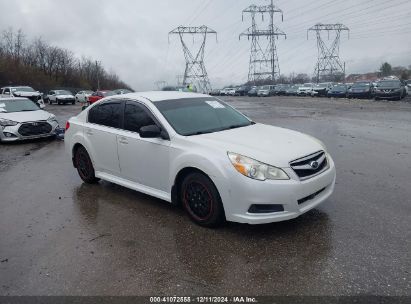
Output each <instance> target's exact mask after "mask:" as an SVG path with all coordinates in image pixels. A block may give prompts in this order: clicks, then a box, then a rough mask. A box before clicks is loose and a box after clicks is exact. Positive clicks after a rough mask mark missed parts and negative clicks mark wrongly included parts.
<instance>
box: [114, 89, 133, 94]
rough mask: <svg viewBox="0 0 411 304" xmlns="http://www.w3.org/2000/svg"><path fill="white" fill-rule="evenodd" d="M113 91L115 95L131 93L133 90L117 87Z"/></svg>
mask: <svg viewBox="0 0 411 304" xmlns="http://www.w3.org/2000/svg"><path fill="white" fill-rule="evenodd" d="M113 93H114V94H115V95H124V94H129V93H133V91H131V90H129V89H117V90H114V91H113Z"/></svg>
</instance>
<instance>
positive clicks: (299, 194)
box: [216, 156, 336, 224]
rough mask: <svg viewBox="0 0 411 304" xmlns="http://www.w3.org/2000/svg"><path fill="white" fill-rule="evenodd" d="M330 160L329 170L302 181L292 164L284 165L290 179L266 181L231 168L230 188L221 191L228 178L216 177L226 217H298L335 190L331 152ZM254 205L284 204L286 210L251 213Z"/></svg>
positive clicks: (260, 221) (272, 219) (261, 221)
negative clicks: (246, 175)
mask: <svg viewBox="0 0 411 304" xmlns="http://www.w3.org/2000/svg"><path fill="white" fill-rule="evenodd" d="M328 160H329V164H330V168H329V169H328V170H326V171H325V172H323V173H321V174H320V175H317V176H315V177H313V178H310V179H308V180H304V181H300V180H299V178H298V177H297V175H296V174H295V173H294V171H293V170H292V169H291V168H284V169H283V170H284V171H286V173H287V174H288V175H289V176H290V178H291V179H290V180H286V181H268V180H267V181H264V182H262V181H256V180H253V179H250V178H247V177H245V176H243V175H241V174H239V173H238V172H237V171H235V169H234V168H232V170H231V174H230V178H229V184H230V185H229V187H228V190H226V191H221V190H222V189H224V188H225V187H226V186H227V181H224V180H221V181H218V180H217V181H216V186H217V188H218V189H219V192H220V195H221V198H222V201H223V205H224V210H225V214H226V219H227V220H228V221H232V222H238V223H247V224H266V223H272V222H280V221H285V220H290V219H293V218H297V217H299V216H300V215H302V214H304V213H306V212H308V211H309V210H311V209H313V208H315V207H317V206H318V205H320V204H321V203H323V202H324V201H325V200H327V199H328V198H329V197H330V196H331V194H332V193H333V191H334V186H335V181H336V170H335V165H334V162H333V160H332V159H331V157H330V156H328ZM319 191H321V193H318V192H319ZM314 194H317V195H314ZM252 205H282V206H283V209H284V211H280V212H272V213H250V212H249V210H250V207H251V206H252Z"/></svg>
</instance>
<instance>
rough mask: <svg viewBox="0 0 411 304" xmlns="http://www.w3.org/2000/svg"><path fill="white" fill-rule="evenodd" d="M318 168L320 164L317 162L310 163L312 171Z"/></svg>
mask: <svg viewBox="0 0 411 304" xmlns="http://www.w3.org/2000/svg"><path fill="white" fill-rule="evenodd" d="M319 166H320V164H319V163H318V161H312V162H311V163H310V167H311V168H313V169H318V167H319Z"/></svg>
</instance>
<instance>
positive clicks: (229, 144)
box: [189, 124, 325, 168]
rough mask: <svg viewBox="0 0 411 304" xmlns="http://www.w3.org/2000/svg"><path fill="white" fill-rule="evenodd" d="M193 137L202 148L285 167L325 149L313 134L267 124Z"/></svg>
mask: <svg viewBox="0 0 411 304" xmlns="http://www.w3.org/2000/svg"><path fill="white" fill-rule="evenodd" d="M189 138H190V139H192V140H193V141H194V142H197V143H198V144H200V145H204V146H207V147H217V148H218V149H220V150H222V151H223V152H224V153H226V152H234V153H238V154H241V155H244V156H247V157H250V158H253V159H255V160H258V161H260V162H263V163H266V164H269V165H272V166H276V167H281V168H286V167H289V163H290V162H291V161H293V160H296V159H299V158H302V157H304V156H307V155H310V154H313V153H315V152H318V151H321V150H324V149H325V148H324V147H323V146H322V144H321V143H320V141H319V140H316V139H315V138H313V137H311V136H309V135H306V134H303V133H300V132H297V131H292V130H288V129H284V128H279V127H274V126H268V125H263V124H255V125H252V126H249V127H244V128H238V129H232V130H226V131H221V132H216V133H210V134H204V135H198V136H193V137H189Z"/></svg>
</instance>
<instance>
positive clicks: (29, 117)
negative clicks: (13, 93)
mask: <svg viewBox="0 0 411 304" xmlns="http://www.w3.org/2000/svg"><path fill="white" fill-rule="evenodd" d="M51 116H52V114H50V113H49V112H46V111H43V110H38V111H30V112H15V113H0V118H4V119H9V120H12V121H16V122H27V121H39V120H47V119H49V118H50V117H51Z"/></svg>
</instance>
